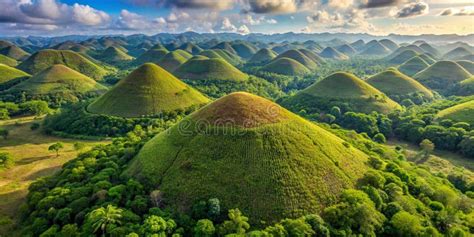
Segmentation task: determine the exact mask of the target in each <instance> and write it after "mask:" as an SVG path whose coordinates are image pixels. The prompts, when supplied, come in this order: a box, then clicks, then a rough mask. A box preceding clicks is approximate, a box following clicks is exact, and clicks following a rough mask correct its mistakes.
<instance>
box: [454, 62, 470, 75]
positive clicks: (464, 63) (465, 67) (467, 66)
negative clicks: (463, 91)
mask: <svg viewBox="0 0 474 237" xmlns="http://www.w3.org/2000/svg"><path fill="white" fill-rule="evenodd" d="M456 63H457V64H459V65H461V66H462V67H463V68H464V69H466V71H468V72H469V73H471V74H474V63H473V62H471V61H467V60H462V61H457V62H456Z"/></svg>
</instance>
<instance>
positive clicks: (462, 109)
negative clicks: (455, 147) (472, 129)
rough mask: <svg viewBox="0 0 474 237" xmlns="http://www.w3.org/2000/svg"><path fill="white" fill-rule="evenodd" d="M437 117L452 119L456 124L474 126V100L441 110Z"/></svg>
mask: <svg viewBox="0 0 474 237" xmlns="http://www.w3.org/2000/svg"><path fill="white" fill-rule="evenodd" d="M437 117H438V118H439V119H450V120H452V121H456V122H466V123H469V124H474V100H471V101H468V102H464V103H462V104H458V105H455V106H452V107H449V108H447V109H444V110H441V111H439V113H438V115H437Z"/></svg>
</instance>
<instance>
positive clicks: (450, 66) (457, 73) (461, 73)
mask: <svg viewBox="0 0 474 237" xmlns="http://www.w3.org/2000/svg"><path fill="white" fill-rule="evenodd" d="M469 77H471V74H470V73H469V72H468V71H466V69H464V68H463V67H461V66H460V65H459V64H457V63H455V62H453V61H438V62H436V63H435V64H433V65H431V66H429V67H428V68H426V69H425V70H423V71H421V72H418V73H417V74H415V75H414V76H413V78H414V79H416V80H417V81H419V82H421V83H422V84H423V85H425V86H428V87H429V88H431V89H439V90H443V89H446V88H448V87H450V86H453V85H455V84H456V83H458V82H461V81H462V80H465V79H467V78H469Z"/></svg>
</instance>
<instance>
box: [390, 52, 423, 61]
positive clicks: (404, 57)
mask: <svg viewBox="0 0 474 237" xmlns="http://www.w3.org/2000/svg"><path fill="white" fill-rule="evenodd" d="M415 56H418V53H417V52H415V51H413V50H404V51H402V52H399V53H397V54H395V53H393V54H391V55H390V56H388V58H389V62H390V63H393V64H402V63H404V62H406V61H408V60H409V59H411V58H413V57H415Z"/></svg>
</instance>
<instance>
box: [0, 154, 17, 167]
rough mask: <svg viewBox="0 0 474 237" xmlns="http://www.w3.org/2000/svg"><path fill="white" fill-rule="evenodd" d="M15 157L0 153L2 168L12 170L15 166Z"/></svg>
mask: <svg viewBox="0 0 474 237" xmlns="http://www.w3.org/2000/svg"><path fill="white" fill-rule="evenodd" d="M14 163H15V162H14V160H13V157H12V155H11V154H10V153H8V152H0V167H3V168H10V167H12V166H13V164H14Z"/></svg>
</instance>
